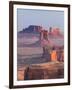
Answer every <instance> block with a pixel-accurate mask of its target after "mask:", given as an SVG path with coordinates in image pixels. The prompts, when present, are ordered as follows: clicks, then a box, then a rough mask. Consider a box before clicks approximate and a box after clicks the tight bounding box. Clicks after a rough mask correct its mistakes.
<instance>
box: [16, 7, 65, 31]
mask: <svg viewBox="0 0 72 90" xmlns="http://www.w3.org/2000/svg"><path fill="white" fill-rule="evenodd" d="M29 25H38V26H42V27H43V28H45V29H47V30H48V29H49V27H59V28H60V29H61V30H62V32H63V30H64V11H57V10H39V9H38V10H37V9H36V10H34V9H19V8H18V9H17V31H21V30H23V28H27V27H28V26H29Z"/></svg>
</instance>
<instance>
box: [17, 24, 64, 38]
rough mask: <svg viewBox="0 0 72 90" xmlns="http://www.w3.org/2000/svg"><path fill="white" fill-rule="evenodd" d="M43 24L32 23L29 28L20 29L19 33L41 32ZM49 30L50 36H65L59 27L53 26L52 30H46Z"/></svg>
mask: <svg viewBox="0 0 72 90" xmlns="http://www.w3.org/2000/svg"><path fill="white" fill-rule="evenodd" d="M43 30H45V29H43V27H42V26H37V25H30V26H29V27H28V28H25V29H23V30H22V31H19V32H18V34H24V33H31V34H40V32H41V31H43ZM45 31H48V35H49V36H52V37H53V36H54V37H61V38H62V37H63V34H62V33H61V31H60V29H59V28H52V29H51V30H45Z"/></svg>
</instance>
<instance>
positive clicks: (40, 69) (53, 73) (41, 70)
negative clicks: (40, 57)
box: [24, 62, 64, 80]
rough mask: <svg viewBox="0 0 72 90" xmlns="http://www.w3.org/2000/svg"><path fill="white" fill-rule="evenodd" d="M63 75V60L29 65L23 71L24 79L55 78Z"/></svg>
mask: <svg viewBox="0 0 72 90" xmlns="http://www.w3.org/2000/svg"><path fill="white" fill-rule="evenodd" d="M63 77H64V64H63V62H49V63H44V64H36V65H30V66H28V67H27V68H26V69H25V71H24V80H39V79H56V78H63Z"/></svg>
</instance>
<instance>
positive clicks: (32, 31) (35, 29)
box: [19, 25, 41, 34]
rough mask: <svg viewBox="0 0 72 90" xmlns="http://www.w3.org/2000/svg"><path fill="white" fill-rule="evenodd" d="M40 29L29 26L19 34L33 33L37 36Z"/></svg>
mask: <svg viewBox="0 0 72 90" xmlns="http://www.w3.org/2000/svg"><path fill="white" fill-rule="evenodd" d="M40 28H41V26H36V25H30V26H29V27H28V28H25V29H23V30H22V31H19V33H35V34H39V33H40V32H39V31H38V30H39V29H40Z"/></svg>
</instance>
